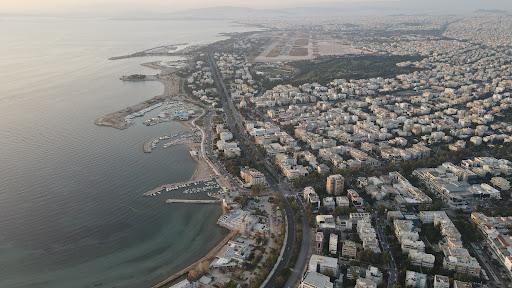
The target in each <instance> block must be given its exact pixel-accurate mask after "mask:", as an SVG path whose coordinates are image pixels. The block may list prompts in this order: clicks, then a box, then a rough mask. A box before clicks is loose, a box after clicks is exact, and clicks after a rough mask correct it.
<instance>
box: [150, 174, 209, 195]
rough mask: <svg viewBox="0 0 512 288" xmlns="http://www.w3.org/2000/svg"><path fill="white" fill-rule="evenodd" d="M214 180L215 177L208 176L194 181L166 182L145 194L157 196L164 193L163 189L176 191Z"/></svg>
mask: <svg viewBox="0 0 512 288" xmlns="http://www.w3.org/2000/svg"><path fill="white" fill-rule="evenodd" d="M212 180H214V179H213V178H207V179H202V180H194V181H187V182H180V183H174V184H164V185H160V186H158V187H156V188H155V189H152V190H149V191H148V192H146V193H144V194H143V195H144V196H156V195H159V194H161V193H162V191H166V192H169V191H174V190H178V189H185V188H188V187H190V186H197V185H199V184H201V183H207V182H209V181H212Z"/></svg>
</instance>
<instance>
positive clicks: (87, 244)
mask: <svg viewBox="0 0 512 288" xmlns="http://www.w3.org/2000/svg"><path fill="white" fill-rule="evenodd" d="M0 23H1V25H0V43H1V45H0V120H1V121H0V287H56V288H59V287H147V286H149V285H150V284H151V283H154V282H155V281H157V280H159V279H162V278H163V277H164V276H166V275H168V274H169V273H171V272H173V271H177V270H179V269H181V268H183V267H184V266H186V265H188V264H189V263H191V262H192V261H194V260H196V259H198V258H200V257H201V256H202V255H203V254H205V253H206V252H207V251H208V250H209V249H210V248H212V247H213V246H215V244H216V243H217V242H218V241H219V240H220V239H221V238H222V237H223V235H225V233H226V232H225V231H224V230H222V229H221V228H219V227H218V226H216V224H215V222H216V219H217V218H218V216H219V215H220V213H221V212H220V208H219V207H218V206H216V205H206V206H194V209H191V207H190V206H186V205H166V204H164V203H163V202H162V201H158V200H157V199H153V198H144V197H142V196H141V194H142V193H143V192H145V191H146V190H149V189H151V188H154V187H155V186H157V185H159V184H163V183H170V182H174V181H183V180H187V179H188V178H189V177H190V176H191V175H192V173H193V171H194V169H195V163H194V162H193V161H192V159H190V157H189V154H188V151H187V150H186V148H185V147H175V148H170V149H166V150H157V151H155V152H154V153H152V154H149V155H148V154H144V153H142V149H141V147H142V144H143V143H144V142H145V141H146V140H148V139H150V138H153V137H156V136H159V135H163V134H167V133H170V132H174V131H179V130H180V129H182V128H181V127H182V126H181V125H180V124H178V123H171V124H163V125H157V126H153V127H145V126H142V125H138V126H135V127H132V128H130V129H128V130H124V131H118V130H115V129H112V128H104V127H96V126H95V125H94V124H93V121H94V119H95V118H96V117H98V116H100V115H102V114H105V113H108V112H112V111H115V110H118V109H120V108H123V107H126V106H128V105H131V104H134V103H138V102H139V101H141V100H144V99H148V98H150V97H152V96H155V95H158V94H160V93H161V92H162V87H161V85H160V84H159V83H123V82H121V81H119V80H118V78H119V77H120V76H122V75H125V74H132V73H155V71H151V70H149V69H148V68H143V67H141V66H140V65H139V64H140V63H141V62H144V61H150V60H155V59H141V58H136V59H129V60H120V61H108V60H107V58H109V57H111V56H115V55H120V54H126V53H131V52H135V51H137V50H142V49H145V48H151V47H154V46H158V45H164V44H172V43H182V42H189V43H206V42H213V41H215V40H217V39H219V36H218V33H220V32H235V31H247V30H248V28H244V27H240V26H235V25H233V24H230V23H227V22H221V21H196V22H191V21H115V20H108V19H71V18H67V19H65V18H59V19H57V18H10V17H7V18H3V19H0Z"/></svg>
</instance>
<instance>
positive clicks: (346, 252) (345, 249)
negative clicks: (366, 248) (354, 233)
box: [341, 240, 357, 259]
mask: <svg viewBox="0 0 512 288" xmlns="http://www.w3.org/2000/svg"><path fill="white" fill-rule="evenodd" d="M341 256H343V257H345V258H350V259H355V258H356V256H357V244H356V242H354V241H350V240H345V241H343V246H342V247H341Z"/></svg>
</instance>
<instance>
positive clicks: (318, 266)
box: [308, 254, 338, 277]
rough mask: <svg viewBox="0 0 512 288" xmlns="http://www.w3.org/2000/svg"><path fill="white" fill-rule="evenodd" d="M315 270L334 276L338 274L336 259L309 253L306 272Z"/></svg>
mask: <svg viewBox="0 0 512 288" xmlns="http://www.w3.org/2000/svg"><path fill="white" fill-rule="evenodd" d="M312 271H317V272H319V273H321V274H324V275H327V276H330V277H336V276H337V275H338V259H337V258H333V257H327V256H321V255H317V254H313V255H311V258H310V259H309V265H308V272H312Z"/></svg>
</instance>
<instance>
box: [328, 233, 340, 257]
mask: <svg viewBox="0 0 512 288" xmlns="http://www.w3.org/2000/svg"><path fill="white" fill-rule="evenodd" d="M329 253H330V254H331V255H336V254H337V253H338V235H337V234H334V233H331V235H330V236H329Z"/></svg>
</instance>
